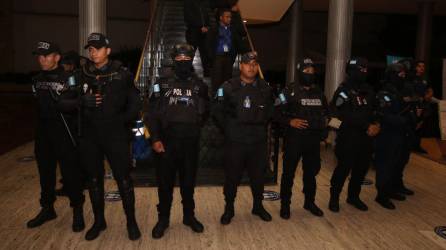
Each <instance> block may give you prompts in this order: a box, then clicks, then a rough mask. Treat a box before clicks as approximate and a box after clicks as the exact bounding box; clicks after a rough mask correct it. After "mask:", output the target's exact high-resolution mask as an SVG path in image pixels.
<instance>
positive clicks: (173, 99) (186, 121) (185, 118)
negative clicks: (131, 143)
mask: <svg viewBox="0 0 446 250" xmlns="http://www.w3.org/2000/svg"><path fill="white" fill-rule="evenodd" d="M208 114H209V97H208V87H207V86H206V85H205V84H204V83H203V81H201V80H200V79H198V78H197V77H196V76H192V77H190V78H189V79H187V80H180V79H178V78H176V77H171V78H162V79H159V80H158V81H157V83H156V84H154V86H153V92H152V95H151V97H150V101H149V106H148V112H147V114H146V116H145V118H144V121H145V124H146V126H147V127H148V128H149V132H150V137H151V139H152V141H153V142H156V141H160V140H164V138H165V137H166V136H174V137H181V138H185V137H197V136H199V134H200V128H201V126H202V125H203V124H204V121H205V120H206V118H207V116H208Z"/></svg>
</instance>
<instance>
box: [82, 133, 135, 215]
mask: <svg viewBox="0 0 446 250" xmlns="http://www.w3.org/2000/svg"><path fill="white" fill-rule="evenodd" d="M79 146H80V152H81V161H82V164H83V166H85V167H86V169H87V174H88V180H89V187H88V189H89V192H90V200H91V203H92V206H93V213H94V215H95V219H98V218H101V217H102V218H103V214H104V171H105V170H104V156H105V157H106V158H107V160H108V162H109V163H110V167H111V169H112V171H113V177H114V179H115V180H116V182H117V184H118V189H119V193H120V195H121V198H122V204H123V207H124V211H125V213H126V215H127V218H128V219H129V216H131V218H133V217H134V210H135V207H134V203H135V194H134V190H133V182H132V180H131V179H130V166H131V162H130V142H129V139H128V138H127V135H126V132H125V131H124V129H122V130H121V131H114V130H110V131H105V130H103V128H101V129H99V128H98V129H86V130H85V131H84V135H83V137H82V138H81V139H80V145H79Z"/></svg>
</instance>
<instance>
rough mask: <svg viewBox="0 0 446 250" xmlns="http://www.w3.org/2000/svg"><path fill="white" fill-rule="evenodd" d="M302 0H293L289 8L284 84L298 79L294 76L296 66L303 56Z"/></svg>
mask: <svg viewBox="0 0 446 250" xmlns="http://www.w3.org/2000/svg"><path fill="white" fill-rule="evenodd" d="M302 3H303V0H295V1H294V3H293V5H292V6H291V9H290V14H291V24H290V39H289V47H288V63H287V76H286V81H287V82H286V84H289V83H292V82H294V81H295V80H298V77H297V76H296V67H297V64H298V63H299V61H300V60H301V59H302V56H303V37H302V28H303V25H302V20H303V4H302Z"/></svg>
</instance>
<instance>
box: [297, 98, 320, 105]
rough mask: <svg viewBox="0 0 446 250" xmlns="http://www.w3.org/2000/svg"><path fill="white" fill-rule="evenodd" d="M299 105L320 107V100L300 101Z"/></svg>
mask: <svg viewBox="0 0 446 250" xmlns="http://www.w3.org/2000/svg"><path fill="white" fill-rule="evenodd" d="M300 104H301V105H302V106H322V102H321V99H302V100H300Z"/></svg>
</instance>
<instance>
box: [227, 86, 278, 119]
mask: <svg viewBox="0 0 446 250" xmlns="http://www.w3.org/2000/svg"><path fill="white" fill-rule="evenodd" d="M263 84H264V83H261V82H258V83H257V86H245V87H242V86H241V84H240V82H239V81H231V88H232V91H231V92H232V93H231V94H230V95H231V97H230V107H231V109H232V110H230V111H229V114H230V115H232V116H233V117H234V118H235V119H236V120H237V121H238V122H240V123H246V124H265V123H266V122H267V119H268V110H267V109H268V107H269V105H268V102H270V101H271V100H269V96H268V93H269V92H268V88H265V86H264V85H263Z"/></svg>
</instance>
